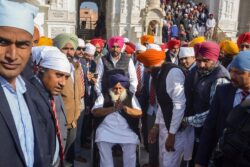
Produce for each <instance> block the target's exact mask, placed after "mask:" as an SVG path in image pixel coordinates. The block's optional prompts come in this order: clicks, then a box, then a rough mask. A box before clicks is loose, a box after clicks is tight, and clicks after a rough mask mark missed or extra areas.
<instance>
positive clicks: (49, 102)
mask: <svg viewBox="0 0 250 167" xmlns="http://www.w3.org/2000/svg"><path fill="white" fill-rule="evenodd" d="M32 55H36V56H39V57H41V59H40V61H39V62H37V63H38V64H37V65H39V68H38V73H37V75H35V76H33V77H32V78H31V80H30V82H31V83H32V84H33V85H34V87H35V88H36V90H37V92H38V94H39V96H32V97H31V98H32V101H33V102H34V104H35V106H36V107H37V109H38V110H44V112H43V113H44V115H43V117H45V118H47V119H50V120H51V121H50V122H49V124H47V137H48V138H47V140H48V143H49V148H48V152H47V155H48V156H49V157H50V164H51V166H59V164H60V163H61V165H62V163H63V156H64V148H65V143H66V139H67V120H66V115H65V111H64V104H63V101H62V97H61V96H60V93H61V90H62V89H63V87H64V85H65V83H66V80H67V79H68V77H69V76H70V64H69V61H68V60H67V58H66V56H65V55H64V54H63V53H61V52H60V50H59V49H57V48H56V47H49V46H47V47H33V48H32Z"/></svg>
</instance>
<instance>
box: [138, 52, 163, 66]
mask: <svg viewBox="0 0 250 167" xmlns="http://www.w3.org/2000/svg"><path fill="white" fill-rule="evenodd" d="M165 57H166V55H165V52H163V51H157V50H155V49H148V50H146V51H145V52H143V53H140V54H139V55H138V56H137V60H138V61H140V62H142V63H143V64H144V66H145V67H150V66H154V65H157V64H159V63H160V62H162V61H164V60H165Z"/></svg>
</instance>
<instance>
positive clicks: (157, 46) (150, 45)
mask: <svg viewBox="0 0 250 167" xmlns="http://www.w3.org/2000/svg"><path fill="white" fill-rule="evenodd" d="M147 49H154V50H158V51H162V49H161V47H160V46H159V45H157V44H154V43H151V44H148V45H147Z"/></svg>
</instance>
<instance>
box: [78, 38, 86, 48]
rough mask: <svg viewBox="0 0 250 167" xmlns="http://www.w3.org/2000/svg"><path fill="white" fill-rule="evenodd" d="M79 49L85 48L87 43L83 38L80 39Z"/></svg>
mask: <svg viewBox="0 0 250 167" xmlns="http://www.w3.org/2000/svg"><path fill="white" fill-rule="evenodd" d="M78 47H85V42H84V40H83V39H81V38H78Z"/></svg>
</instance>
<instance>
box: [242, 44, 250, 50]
mask: <svg viewBox="0 0 250 167" xmlns="http://www.w3.org/2000/svg"><path fill="white" fill-rule="evenodd" d="M240 48H241V49H244V48H246V49H249V48H250V45H247V44H242V45H240Z"/></svg>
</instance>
